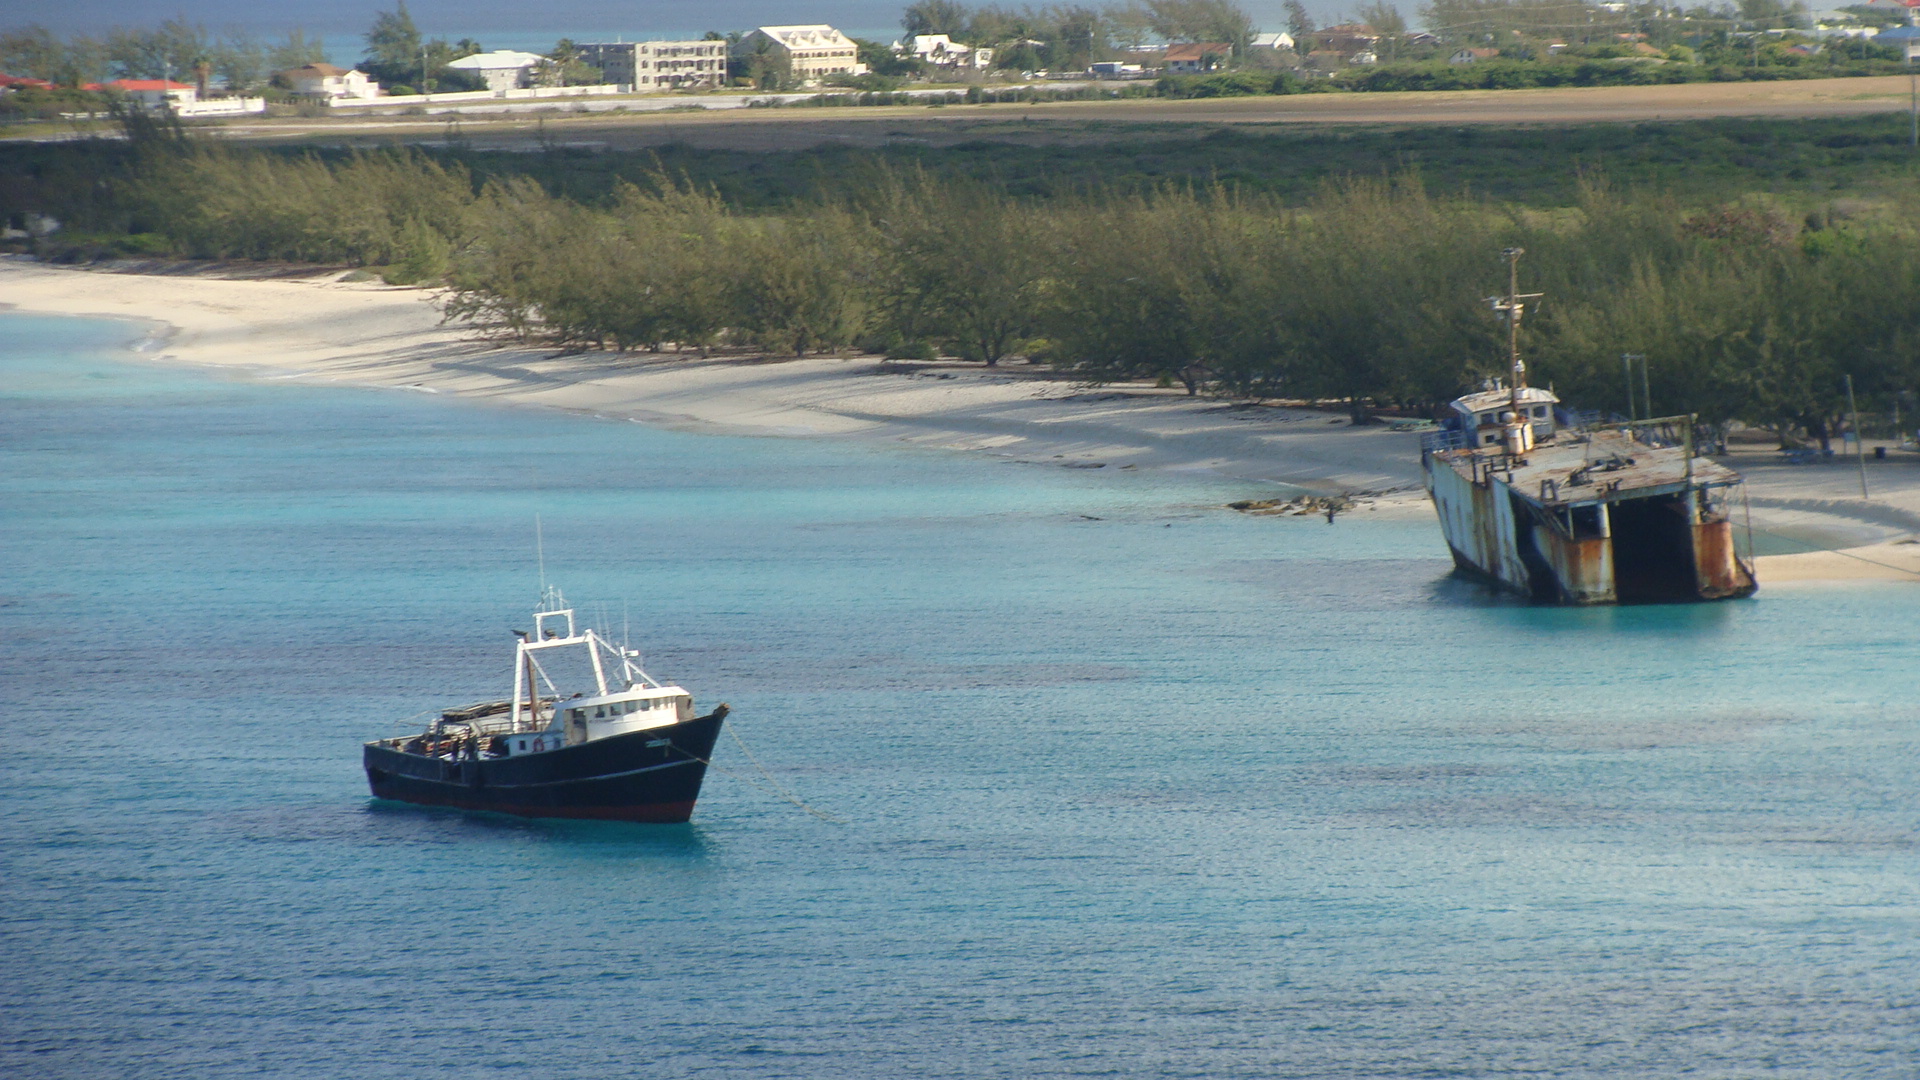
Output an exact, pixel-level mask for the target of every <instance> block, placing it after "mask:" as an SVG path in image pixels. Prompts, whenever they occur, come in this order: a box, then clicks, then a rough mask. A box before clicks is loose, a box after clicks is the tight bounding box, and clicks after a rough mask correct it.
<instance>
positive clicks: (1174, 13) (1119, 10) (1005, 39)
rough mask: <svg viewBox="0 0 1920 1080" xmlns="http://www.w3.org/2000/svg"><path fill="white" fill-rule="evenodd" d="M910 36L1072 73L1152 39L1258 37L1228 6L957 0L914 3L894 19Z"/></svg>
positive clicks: (1146, 0)
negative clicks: (938, 37) (971, 0)
mask: <svg viewBox="0 0 1920 1080" xmlns="http://www.w3.org/2000/svg"><path fill="white" fill-rule="evenodd" d="M900 25H901V27H902V28H903V29H905V30H906V32H907V33H908V34H946V35H947V36H948V37H951V38H952V39H953V40H955V41H958V42H961V43H963V44H967V45H976V46H986V47H989V48H995V49H998V50H999V51H1000V52H1001V54H1002V57H1001V61H1002V65H1003V66H1016V67H1023V68H1035V67H1052V68H1056V69H1061V70H1069V71H1077V70H1080V69H1083V68H1085V67H1086V65H1087V64H1088V63H1089V62H1090V61H1093V60H1100V59H1105V58H1106V57H1107V56H1109V55H1111V54H1112V53H1113V52H1114V50H1115V49H1137V48H1141V47H1143V46H1145V45H1147V44H1148V43H1150V42H1154V41H1163V42H1164V41H1214V42H1225V43H1227V44H1230V45H1232V46H1234V48H1235V50H1236V51H1240V52H1244V51H1245V50H1246V47H1247V44H1248V43H1249V42H1251V41H1252V40H1253V35H1254V34H1255V33H1256V32H1257V30H1256V28H1255V26H1254V24H1253V20H1252V19H1251V18H1250V17H1249V16H1248V15H1247V13H1246V11H1245V10H1244V9H1243V8H1241V7H1240V6H1239V5H1238V4H1236V3H1234V2H1233V0H1127V2H1125V3H1117V4H1110V5H1108V6H1106V7H1101V8H1095V7H1090V6H1087V5H1085V4H1075V3H1060V4H1052V5H1048V6H1043V7H1032V6H1028V7H1023V8H1017V9H1016V8H1012V7H1001V6H999V5H995V4H986V5H982V6H979V7H974V6H970V5H968V4H966V3H963V2H962V0H916V2H915V3H913V4H911V5H909V6H908V7H907V9H906V10H905V12H903V13H902V15H901V18H900Z"/></svg>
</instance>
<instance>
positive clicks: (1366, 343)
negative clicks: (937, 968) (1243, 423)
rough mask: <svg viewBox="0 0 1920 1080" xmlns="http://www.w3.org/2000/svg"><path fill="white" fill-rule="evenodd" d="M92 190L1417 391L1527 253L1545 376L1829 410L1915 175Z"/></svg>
mask: <svg viewBox="0 0 1920 1080" xmlns="http://www.w3.org/2000/svg"><path fill="white" fill-rule="evenodd" d="M164 157H165V161H164V162H162V161H161V160H160V157H158V156H156V157H155V158H153V159H152V160H151V161H149V162H148V164H146V165H145V166H143V167H142V168H140V169H139V170H138V171H137V174H136V175H135V176H134V177H133V178H132V179H129V180H126V181H123V182H122V183H121V184H119V185H118V186H117V187H115V188H113V189H112V191H113V196H112V200H111V202H110V203H103V204H99V205H95V206H93V207H92V208H91V209H90V210H87V211H85V212H84V214H83V216H84V215H91V216H92V217H93V218H94V219H95V220H96V222H98V223H100V224H106V223H108V222H107V219H109V218H113V220H114V221H117V222H118V223H119V227H121V228H128V229H144V230H148V231H151V232H153V233H157V234H159V236H160V238H161V239H162V240H163V241H164V244H165V245H168V246H170V248H171V250H173V251H175V252H177V253H178V254H182V255H193V256H209V257H225V258H232V257H251V258H281V259H297V260H305V261H314V262H329V263H337V262H359V263H366V264H374V265H380V266H384V267H387V268H388V270H387V273H388V274H389V276H390V278H391V279H392V280H396V281H419V282H434V281H444V282H445V283H447V284H448V285H449V292H448V293H447V301H446V302H447V312H448V314H449V316H450V317H451V318H454V319H458V320H462V321H466V322H469V323H472V324H473V325H475V326H476V327H479V328H481V329H484V330H487V331H489V332H493V333H499V334H505V335H511V336H516V337H521V338H525V339H528V340H533V341H544V342H550V343H553V344H555V345H563V346H567V347H574V348H611V349H632V348H667V347H670V348H695V349H702V350H705V349H711V348H714V347H718V346H734V347H748V348H752V349H756V350H761V351H766V352H773V353H782V354H789V355H791V354H796V353H803V352H810V351H815V350H822V349H827V350H843V349H851V348H864V349H867V350H872V351H882V350H884V351H887V352H889V353H891V354H893V355H898V356H932V355H934V354H936V353H939V354H946V355H955V356H960V357H968V358H973V359H976V360H979V361H983V362H985V363H988V364H995V363H1000V362H1003V361H1005V360H1007V359H1009V358H1013V357H1023V358H1026V359H1029V360H1033V361H1040V362H1048V363H1052V364H1055V365H1058V366H1060V367H1061V368H1064V369H1067V370H1070V371H1073V372H1077V373H1080V374H1082V375H1084V376H1086V377H1088V378H1091V379H1095V380H1121V379H1141V378H1144V379H1152V380H1160V381H1162V382H1163V383H1167V384H1174V383H1178V384H1182V385H1185V386H1186V387H1187V388H1188V389H1189V390H1190V391H1191V392H1196V393H1198V392H1202V391H1218V392H1223V393H1232V394H1248V395H1259V396H1269V397H1288V398H1311V399H1320V400H1328V399H1335V400H1339V401H1342V402H1345V403H1346V404H1347V407H1348V408H1350V409H1351V410H1352V411H1353V412H1354V414H1355V415H1356V416H1364V415H1366V414H1367V413H1369V412H1370V411H1372V410H1375V409H1378V408H1383V407H1389V406H1397V407H1402V408H1411V409H1415V410H1427V409H1431V408H1432V407H1433V406H1435V405H1436V404H1438V403H1440V402H1444V401H1446V400H1448V399H1450V398H1451V397H1453V396H1454V395H1455V394H1457V393H1458V392H1460V390H1461V389H1462V388H1463V387H1466V386H1469V385H1471V384H1473V383H1475V382H1476V381H1477V380H1478V379H1479V378H1481V377H1482V376H1484V375H1488V374H1494V373H1497V372H1498V371H1499V370H1500V365H1501V361H1500V356H1501V345H1502V338H1501V334H1500V328H1499V325H1498V323H1497V322H1496V320H1495V319H1494V318H1493V317H1492V315H1491V314H1490V312H1489V310H1488V308H1487V306H1486V304H1485V301H1484V297H1485V296H1486V295H1487V294H1489V293H1491V292H1494V291H1496V290H1497V288H1498V287H1499V285H1501V284H1502V279H1501V265H1502V264H1501V262H1500V259H1499V256H1498V253H1499V251H1500V250H1501V249H1502V248H1504V247H1508V246H1514V245H1518V246H1522V247H1524V248H1526V249H1527V256H1526V258H1525V261H1524V262H1523V264H1522V265H1523V269H1524V281H1525V282H1526V283H1527V284H1528V286H1529V287H1530V288H1534V289H1538V290H1540V291H1544V292H1545V293H1546V294H1547V301H1546V303H1545V305H1544V306H1543V307H1542V309H1541V310H1540V314H1539V317H1538V318H1537V319H1536V320H1535V321H1533V322H1531V323H1530V324H1529V327H1528V330H1527V338H1528V340H1527V341H1526V343H1525V346H1526V349H1527V351H1528V353H1529V355H1530V356H1531V357H1533V358H1534V363H1533V370H1534V372H1535V375H1536V379H1537V381H1540V382H1552V383H1555V384H1557V386H1558V388H1559V390H1560V391H1561V393H1562V395H1563V397H1566V398H1567V399H1569V400H1571V401H1574V402H1577V403H1579V404H1581V405H1583V406H1587V407H1600V408H1613V409H1622V408H1623V407H1624V405H1625V400H1624V398H1625V395H1624V391H1623V390H1622V389H1621V387H1620V384H1619V377H1618V370H1619V367H1618V364H1619V361H1618V357H1619V356H1620V354H1622V353H1626V352H1632V353H1640V354H1645V355H1646V356H1648V357H1650V358H1651V360H1650V364H1651V369H1652V370H1651V377H1652V386H1653V395H1654V400H1655V405H1656V407H1657V408H1659V409H1661V410H1664V411H1672V412H1679V411H1697V412H1700V413H1702V414H1703V415H1704V416H1705V417H1707V418H1708V419H1710V420H1728V419H1739V420H1743V421H1747V422H1750V423H1755V424H1764V425H1767V426H1770V427H1774V428H1777V429H1779V430H1781V431H1782V432H1783V433H1784V432H1788V431H1790V430H1796V429H1797V430H1804V431H1808V432H1811V433H1813V434H1814V435H1815V436H1819V435H1821V434H1823V433H1824V432H1825V431H1827V430H1828V429H1829V423H1830V420H1831V418H1832V417H1834V416H1835V415H1837V414H1838V411H1839V409H1840V402H1841V376H1842V374H1852V375H1853V376H1854V380H1855V384H1856V386H1857V387H1858V388H1859V389H1860V391H1861V392H1862V393H1864V394H1866V395H1868V396H1869V398H1872V397H1875V396H1878V397H1880V398H1881V399H1882V400H1885V399H1886V397H1887V396H1889V395H1892V394H1895V393H1897V392H1898V391H1900V390H1902V389H1904V388H1907V387H1911V386H1913V385H1914V380H1915V378H1916V375H1920V372H1916V370H1915V357H1916V355H1920V304H1916V303H1915V302H1914V301H1915V298H1916V297H1920V245H1916V244H1915V243H1914V239H1915V237H1914V236H1913V235H1911V233H1912V229H1911V227H1910V226H1909V225H1908V224H1906V223H1910V222H1912V221H1915V220H1920V214H1917V213H1915V212H1914V211H1915V210H1920V186H1914V187H1910V188H1908V189H1907V190H1906V191H1905V192H1904V193H1903V194H1902V195H1901V199H1902V200H1903V202H1902V205H1901V206H1899V207H1898V208H1897V211H1896V212H1895V213H1892V214H1890V215H1889V216H1888V217H1887V218H1886V219H1884V220H1882V221H1880V222H1879V223H1876V224H1872V225H1865V224H1859V223H1848V222H1838V223H1836V222H1833V221H1828V220H1825V219H1823V218H1814V219H1810V220H1809V221H1806V222H1800V221H1793V220H1789V219H1787V218H1785V217H1782V216H1780V215H1777V214H1773V213H1769V212H1766V211H1764V210H1760V209H1755V208H1750V207H1742V206H1721V207H1708V208H1688V207H1685V206H1682V205H1680V204H1678V203H1676V202H1674V201H1672V200H1670V199H1667V198H1662V197H1658V196H1653V195H1635V196H1632V197H1627V196H1622V195H1620V194H1617V193H1615V192H1612V191H1609V190H1608V189H1606V188H1605V187H1604V186H1600V185H1592V186H1589V187H1588V188H1587V189H1586V190H1585V191H1584V193H1583V195H1582V197H1581V198H1580V200H1579V202H1578V204H1577V205H1574V206H1570V207H1567V208H1565V209H1563V210H1559V211H1554V212H1538V211H1525V210H1519V209H1513V208H1507V207H1502V206H1497V205H1492V204H1488V203H1485V202H1479V201H1472V200H1442V199H1435V198H1433V197H1431V196H1430V195H1428V194H1427V193H1426V192H1425V191H1424V190H1422V188H1421V186H1420V185H1419V184H1418V183H1417V182H1416V181H1414V180H1411V179H1405V178H1403V179H1399V180H1393V181H1386V180H1365V181H1362V180H1350V181H1345V182H1341V183H1337V184H1333V185H1331V186H1329V187H1327V188H1326V189H1324V190H1323V191H1322V192H1321V194H1320V195H1318V196H1317V197H1316V198H1314V199H1312V200H1310V201H1309V202H1308V203H1307V204H1305V205H1303V206H1297V207H1288V206H1283V205H1279V204H1277V203H1274V202H1271V201H1268V200H1266V199H1263V198H1255V197H1243V196H1237V195H1235V194H1233V193H1231V192H1229V191H1225V190H1218V189H1211V190H1190V189H1184V188H1182V189H1168V190H1162V191H1158V192H1155V193H1152V194H1147V195H1140V194H1134V195H1117V194H1116V195H1109V196H1103V195H1100V194H1093V193H1089V194H1083V195H1078V196H1072V197H1066V198H1056V199H1054V200H1052V201H1048V202H1030V201H1021V200H1018V199H1014V198H1012V197H1009V196H1008V195H1007V194H1005V193H1004V192H1003V191H1001V190H999V189H997V188H995V187H993V186H991V185H988V184H981V183H972V182H964V181H951V182H950V181H934V180H930V179H928V178H925V177H922V176H919V175H914V174H904V175H902V174H894V175H890V176H885V177H883V178H882V179H881V180H879V181H878V182H876V183H874V184H872V185H870V187H869V188H868V189H867V190H866V191H865V192H864V193H863V194H861V195H859V196H858V197H854V198H849V199H841V200H836V201H830V202H814V203H811V204H801V205H796V206H792V207H789V208H787V209H784V210H781V211H778V212H774V213H766V214H749V213H745V212H741V211H738V210H735V209H733V208H730V207H729V206H727V205H726V204H725V203H724V202H723V201H722V200H720V199H719V198H717V197H716V196H714V195H712V194H710V193H706V192H702V191H698V190H693V189H690V188H689V187H687V186H685V185H676V184H673V183H670V182H667V181H665V180H657V181H655V182H653V183H651V184H648V185H642V186H634V185H627V186H623V187H622V188H620V189H619V190H618V192H617V194H616V195H615V196H614V197H613V198H612V199H610V200H609V201H607V202H606V203H604V204H601V205H583V204H580V203H578V202H574V201H571V200H568V199H565V198H560V197H556V196H554V195H551V194H549V193H548V192H547V191H546V190H545V189H543V188H541V187H539V186H538V185H536V184H533V183H531V182H529V181H526V180H523V179H522V180H507V181H501V182H490V183H486V184H482V185H478V186H477V187H476V185H475V184H474V183H473V181H472V180H471V179H470V178H469V177H468V176H467V175H466V174H465V173H464V172H463V171H462V170H461V169H459V168H457V167H453V166H446V165H442V164H439V163H436V162H435V161H434V160H432V159H431V158H428V157H426V156H424V155H421V154H417V153H399V152H395V153H369V154H359V155H355V156H352V157H347V158H341V159H335V160H323V159H321V158H317V157H293V158H289V157H282V156H276V155H271V154H265V153H259V152H245V151H238V150H228V149H217V148H192V149H187V150H174V151H167V152H166V153H165V154H164Z"/></svg>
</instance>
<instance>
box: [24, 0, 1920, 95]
mask: <svg viewBox="0 0 1920 1080" xmlns="http://www.w3.org/2000/svg"><path fill="white" fill-rule="evenodd" d="M1286 8H1287V12H1288V14H1287V20H1286V25H1285V27H1284V28H1280V29H1266V28H1262V27H1260V26H1258V25H1256V24H1255V23H1254V21H1253V20H1252V19H1251V18H1250V17H1249V16H1248V15H1247V13H1246V12H1245V11H1244V10H1242V9H1241V8H1239V7H1237V6H1235V5H1234V4H1233V3H1231V2H1230V0H1139V2H1132V3H1126V4H1119V5H1114V6H1110V7H1107V8H1104V9H1094V8H1091V7H1085V6H1080V5H1074V4H1060V5H1053V6H1048V7H1043V8H1032V7H1029V8H1025V9H1022V10H1019V11H1014V10H1012V9H1007V8H1000V7H997V6H984V7H970V6H968V5H966V4H963V3H959V2H956V0H920V2H918V3H915V4H913V5H911V6H909V7H907V8H906V9H905V10H904V11H903V12H902V16H901V20H900V26H901V30H902V33H901V35H900V36H899V37H898V38H896V39H894V40H891V41H873V40H866V39H862V38H857V37H852V36H849V35H848V34H846V33H843V32H842V31H841V30H839V29H837V28H835V27H833V26H830V25H827V24H825V23H807V24H796V25H780V26H757V27H752V28H750V29H745V30H732V31H725V32H723V31H719V30H713V31H708V32H707V33H705V34H704V35H703V36H702V37H700V38H698V39H689V40H660V39H656V38H654V37H651V36H649V35H648V34H647V33H646V31H645V27H637V28H636V29H635V32H634V33H633V34H631V35H622V36H620V37H619V38H617V39H616V40H613V41H574V40H569V39H560V40H558V41H556V42H555V43H554V45H553V47H552V48H551V49H549V50H547V51H546V52H543V53H535V52H524V51H518V50H503V49H488V48H486V47H485V45H483V44H482V43H481V42H480V41H478V40H476V39H474V38H472V37H460V38H458V39H456V40H453V41H448V40H446V39H445V38H441V37H433V38H429V37H427V36H426V35H425V34H423V33H422V32H421V30H420V29H419V28H418V26H417V25H416V24H415V22H414V20H413V17H412V15H411V14H410V13H409V12H408V10H407V7H406V5H405V3H400V4H398V5H397V6H396V8H395V9H394V10H393V11H390V12H385V13H382V14H380V15H379V16H377V17H376V18H375V20H374V22H373V23H372V25H370V26H369V27H368V28H367V30H366V32H365V33H364V34H363V35H362V38H363V41H364V49H363V50H362V51H361V55H359V56H357V57H343V56H333V55H329V54H328V52H327V50H326V49H325V48H323V47H322V46H321V44H320V42H319V39H318V38H316V37H313V36H310V35H309V34H307V33H306V32H305V31H302V30H293V31H291V32H289V33H287V34H286V35H285V36H284V37H283V38H281V39H278V40H274V41H267V40H262V39H260V38H258V37H255V36H252V35H250V34H247V33H244V32H227V33H218V34H215V33H210V32H209V31H208V30H207V28H206V27H204V26H201V25H199V24H195V23H190V22H188V21H186V20H185V19H184V18H175V19H169V20H167V21H165V22H162V23H160V24H159V25H158V26H155V27H150V28H117V29H113V30H111V31H108V32H106V33H104V34H100V35H87V34H79V35H71V36H67V37H64V38H63V37H60V36H58V35H55V34H54V33H52V32H50V31H48V30H46V29H45V28H43V27H39V26H25V27H15V28H10V29H6V30H4V31H3V32H0V121H8V120H10V121H32V120H48V119H57V118H61V117H67V118H72V117H77V116H90V115H94V114H96V113H97V112H99V111H101V110H108V109H112V108H116V107H118V108H129V107H133V108H143V109H149V110H159V111H166V112H169V113H171V114H173V115H174V116H176V117H181V118H194V117H220V116H234V115H244V114H258V113H267V112H283V113H295V114H301V115H324V114H326V113H330V112H334V111H345V112H353V111H363V110H374V111H383V110H385V111H392V110H396V109H398V110H406V109H410V108H424V107H426V106H432V107H433V111H436V112H458V111H463V107H484V108H486V109H489V110H497V109H499V108H501V107H512V106H511V105H510V104H509V103H516V102H521V103H527V107H530V108H532V107H541V106H540V104H538V103H545V104H546V105H551V104H553V103H555V102H556V101H562V102H564V100H565V99H587V98H602V99H610V98H617V99H630V98H634V97H651V98H660V97H663V96H665V97H683V98H693V99H698V98H701V97H703V96H705V97H707V98H713V97H714V96H716V95H720V94H728V93H731V94H733V95H735V96H736V98H737V97H738V96H739V95H742V94H746V95H756V94H757V95H788V96H791V95H801V96H806V95H820V96H837V97H843V98H845V97H851V98H858V99H861V101H860V103H895V102H899V101H905V100H912V99H913V98H914V97H916V96H927V95H934V96H938V95H940V94H943V93H946V94H961V95H966V99H967V100H980V99H981V97H982V92H983V91H990V92H992V93H994V94H996V95H997V94H1001V93H1004V92H1006V91H1008V90H1009V89H1013V88H1023V89H1024V90H1026V91H1027V93H1026V94H1025V95H1024V96H1023V99H1030V98H1031V97H1032V96H1034V95H1035V94H1044V93H1054V94H1061V93H1064V92H1067V91H1069V90H1071V91H1072V92H1074V93H1075V94H1077V95H1080V96H1084V95H1085V93H1086V91H1087V89H1088V88H1089V87H1093V88H1094V90H1095V92H1096V93H1103V94H1105V95H1108V96H1149V95H1151V96H1172V97H1205V96H1233V95H1244V94H1269V93H1303V92H1326V91H1341V90H1353V91H1365V90H1424V89H1475V88H1517V87H1527V86H1558V85H1581V86H1587V85H1632V84H1643V83H1681V82H1694V81H1719V82H1724V81H1737V80H1745V79H1783V78H1784V79H1803V78H1818V77H1826V76H1837V75H1864V74H1885V73H1890V72H1894V71H1899V70H1904V67H1903V65H1905V64H1906V63H1909V62H1911V60H1912V59H1913V58H1914V56H1916V55H1920V45H1916V42H1920V28H1916V27H1915V26H1914V25H1912V24H1911V20H1910V17H1909V15H1910V12H1909V10H1908V9H1906V8H1904V7H1901V6H1899V5H1897V4H1882V5H1857V6H1852V7H1845V8H1841V9H1838V10H1835V11H1830V12H1826V13H1823V14H1820V15H1818V16H1816V15H1814V14H1812V13H1810V12H1809V11H1808V10H1807V9H1805V8H1804V7H1802V6H1800V5H1798V4H1792V5H1790V4H1786V3H1782V2H1780V0H1741V3H1740V4H1739V6H1738V7H1733V6H1728V5H1720V6H1702V7H1695V8H1682V7H1679V6H1671V7H1669V6H1666V5H1664V4H1660V3H1647V4H1631V3H1625V2H1601V3H1585V2H1580V0H1432V3H1431V4H1429V5H1427V6H1423V7H1421V8H1420V9H1419V10H1418V11H1417V12H1416V13H1415V15H1416V18H1417V19H1418V20H1419V21H1418V23H1414V22H1410V21H1409V20H1408V18H1407V17H1406V16H1405V15H1403V14H1402V12H1401V11H1400V10H1399V9H1398V8H1397V7H1395V6H1394V5H1393V4H1391V3H1389V2H1387V0H1373V2H1369V3H1362V4H1360V5H1359V6H1358V7H1357V9H1356V10H1355V12H1354V13H1353V15H1352V16H1351V17H1350V18H1349V19H1347V20H1346V21H1342V22H1339V23H1336V24H1334V25H1330V26H1319V25H1317V24H1316V22H1315V20H1314V19H1313V18H1312V17H1311V16H1310V15H1309V14H1308V13H1307V11H1306V9H1305V7H1304V6H1303V5H1302V4H1301V3H1299V2H1298V0H1293V2H1291V3H1289V4H1287V5H1286ZM343 64H344V65H346V66H342V65H343ZM1103 84H1110V85H1106V88H1105V89H1104V90H1101V89H1099V87H1100V86H1102V85H1103ZM730 103H732V104H742V103H746V104H752V103H756V102H751V101H739V100H736V101H733V102H730ZM771 103H779V101H777V100H775V101H772V102H771ZM602 104H603V107H613V106H614V103H613V102H610V101H609V102H604V103H602ZM713 104H714V105H717V104H719V102H717V101H716V102H713ZM709 107H712V106H711V105H710V106H709Z"/></svg>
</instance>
